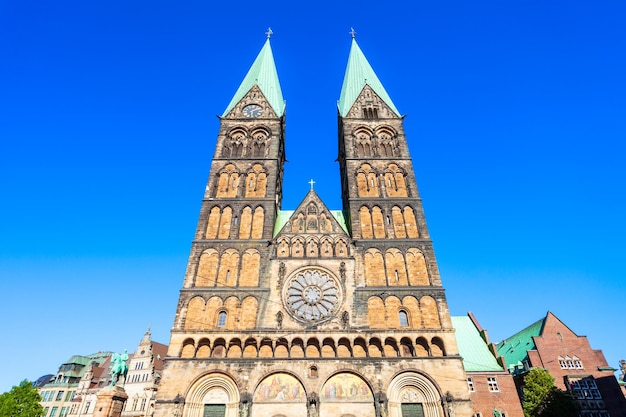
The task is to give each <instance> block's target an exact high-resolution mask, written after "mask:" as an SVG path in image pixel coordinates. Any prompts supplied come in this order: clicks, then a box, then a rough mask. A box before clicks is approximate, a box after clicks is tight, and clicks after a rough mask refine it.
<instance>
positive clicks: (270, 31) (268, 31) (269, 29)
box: [265, 27, 274, 39]
mask: <svg viewBox="0 0 626 417" xmlns="http://www.w3.org/2000/svg"><path fill="white" fill-rule="evenodd" d="M265 34H266V35H267V39H269V38H270V36H272V35H273V34H274V32H272V28H270V27H268V28H267V32H265Z"/></svg>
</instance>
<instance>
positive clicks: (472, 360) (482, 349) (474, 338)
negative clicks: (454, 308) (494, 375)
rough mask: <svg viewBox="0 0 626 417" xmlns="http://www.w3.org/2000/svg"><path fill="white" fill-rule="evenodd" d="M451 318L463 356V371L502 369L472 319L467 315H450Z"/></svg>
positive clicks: (460, 352)
mask: <svg viewBox="0 0 626 417" xmlns="http://www.w3.org/2000/svg"><path fill="white" fill-rule="evenodd" d="M451 319H452V326H453V327H454V329H455V330H456V341H457V344H458V346H459V354H460V355H461V357H462V358H463V367H464V368H465V371H466V372H490V371H503V369H502V367H501V366H500V365H499V364H498V361H497V360H496V358H495V356H493V354H492V353H491V351H490V350H489V348H488V347H487V344H486V343H485V341H484V340H483V338H482V337H481V336H480V333H479V331H478V329H477V328H476V326H475V325H474V323H473V322H472V319H470V318H469V317H467V316H463V317H451Z"/></svg>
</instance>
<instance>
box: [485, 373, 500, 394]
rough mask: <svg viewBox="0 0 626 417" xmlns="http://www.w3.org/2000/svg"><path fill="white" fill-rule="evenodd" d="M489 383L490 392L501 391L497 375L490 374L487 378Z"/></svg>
mask: <svg viewBox="0 0 626 417" xmlns="http://www.w3.org/2000/svg"><path fill="white" fill-rule="evenodd" d="M487 385H488V386H489V391H490V392H500V388H499V387H498V379H497V378H496V377H495V376H490V377H488V378H487Z"/></svg>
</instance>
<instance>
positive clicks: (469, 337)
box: [452, 313, 524, 417]
mask: <svg viewBox="0 0 626 417" xmlns="http://www.w3.org/2000/svg"><path fill="white" fill-rule="evenodd" d="M452 324H453V325H454V328H455V330H456V339H457V343H458V344H459V353H460V354H461V356H462V357H463V367H464V368H465V373H466V375H467V388H468V390H469V392H470V397H471V399H472V407H473V409H474V416H475V417H491V416H493V412H494V410H497V411H498V412H500V413H501V416H502V417H523V416H524V412H523V411H522V405H521V402H520V398H519V395H518V392H517V388H516V387H515V382H514V381H513V376H512V375H511V374H510V373H509V372H508V371H507V370H506V367H505V366H504V361H503V360H502V358H501V357H499V356H497V353H495V346H494V345H493V344H492V343H491V342H490V341H489V336H488V335H487V331H486V330H484V329H483V328H482V327H481V326H480V324H479V323H478V321H477V320H476V318H475V317H474V316H473V315H472V314H471V313H469V314H468V315H467V316H464V317H452Z"/></svg>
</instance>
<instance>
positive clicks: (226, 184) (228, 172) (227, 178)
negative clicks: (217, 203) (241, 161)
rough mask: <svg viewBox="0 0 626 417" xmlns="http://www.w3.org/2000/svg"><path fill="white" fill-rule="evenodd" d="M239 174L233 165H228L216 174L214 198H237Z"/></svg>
mask: <svg viewBox="0 0 626 417" xmlns="http://www.w3.org/2000/svg"><path fill="white" fill-rule="evenodd" d="M238 185H239V172H238V170H237V167H236V166H235V165H233V164H228V165H226V166H225V167H224V168H222V170H220V172H219V173H218V180H217V187H216V191H215V197H217V198H232V197H236V196H237V187H238Z"/></svg>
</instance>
